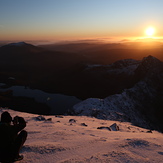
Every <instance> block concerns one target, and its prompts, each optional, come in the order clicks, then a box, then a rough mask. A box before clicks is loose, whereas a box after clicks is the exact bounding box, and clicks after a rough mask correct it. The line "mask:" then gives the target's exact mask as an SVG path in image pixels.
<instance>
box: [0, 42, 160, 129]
mask: <svg viewBox="0 0 163 163" xmlns="http://www.w3.org/2000/svg"><path fill="white" fill-rule="evenodd" d="M62 46H63V45H62ZM67 46H68V45H67ZM73 46H74V45H71V46H69V47H71V50H69V51H66V48H68V47H66V48H65V49H64V50H63V51H62V50H61V49H60V50H59V47H57V48H58V49H57V48H56V47H53V49H51V48H52V47H51V48H48V47H45V46H44V47H43V46H42V47H38V46H33V45H31V44H27V43H25V42H20V43H11V44H7V45H4V46H2V47H0V83H5V84H6V85H7V86H8V87H10V86H11V85H25V86H28V87H30V88H37V89H41V90H44V91H47V92H52V93H61V94H67V95H73V96H76V97H78V98H80V99H82V100H84V101H83V102H81V103H80V104H77V105H75V106H74V108H73V110H71V111H70V112H69V113H71V114H75V115H90V116H95V117H97V118H103V119H112V120H122V121H131V122H132V123H134V124H136V125H139V126H141V127H148V128H152V129H158V130H161V131H163V127H162V124H163V120H162V115H163V109H162V108H163V63H162V62H161V61H160V60H158V59H156V58H155V57H153V56H150V55H149V56H148V55H147V52H152V53H153V52H159V53H156V55H159V56H161V55H160V53H162V50H161V48H160V47H159V50H158V49H157V50H156V49H152V50H149V49H148V50H145V49H143V50H140V49H139V50H138V51H134V49H132V48H131V49H129V48H128V49H126V48H122V47H121V48H119V47H120V46H121V45H120V46H119V45H117V47H114V48H109V49H108V46H109V45H106V44H105V45H101V44H100V45H94V46H93V45H91V48H90V45H89V44H85V45H83V44H82V48H81V45H79V44H78V45H76V48H77V49H78V50H76V51H75V50H74V51H73V48H74V47H73ZM110 46H111V45H110ZM112 46H115V45H112ZM85 47H87V48H85ZM88 47H89V48H88ZM106 47H107V48H106ZM79 49H80V50H79ZM140 51H141V53H139V52H140ZM144 52H145V54H143V53H144ZM133 54H134V55H133ZM136 54H138V55H137V56H136ZM141 54H143V55H142V56H141ZM132 55H133V56H132ZM143 56H148V57H145V58H144V59H140V58H142V57H143ZM135 58H136V60H135ZM11 78H12V79H14V80H10V79H11ZM0 96H1V97H3V95H0ZM0 99H1V100H4V98H0ZM85 99H86V100H85ZM0 103H1V101H0ZM39 105H40V104H39Z"/></svg>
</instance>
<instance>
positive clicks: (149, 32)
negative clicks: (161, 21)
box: [145, 27, 155, 36]
mask: <svg viewBox="0 0 163 163" xmlns="http://www.w3.org/2000/svg"><path fill="white" fill-rule="evenodd" d="M145 33H146V35H147V36H153V35H154V33H155V29H154V28H153V27H148V28H147V29H146V30H145Z"/></svg>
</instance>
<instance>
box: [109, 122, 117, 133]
mask: <svg viewBox="0 0 163 163" xmlns="http://www.w3.org/2000/svg"><path fill="white" fill-rule="evenodd" d="M109 128H110V129H111V130H112V131H119V126H118V125H117V124H116V123H114V124H112V125H111V126H110V127H109Z"/></svg>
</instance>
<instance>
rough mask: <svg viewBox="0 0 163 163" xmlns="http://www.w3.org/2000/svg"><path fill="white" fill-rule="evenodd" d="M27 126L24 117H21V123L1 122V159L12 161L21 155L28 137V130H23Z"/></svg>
mask: <svg viewBox="0 0 163 163" xmlns="http://www.w3.org/2000/svg"><path fill="white" fill-rule="evenodd" d="M25 127H26V122H25V120H24V118H22V117H19V123H18V124H15V125H11V124H10V123H4V122H0V161H4V160H5V161H6V160H7V161H8V160H9V161H11V160H13V159H14V158H15V157H17V156H18V155H19V151H20V149H21V147H22V146H23V144H24V142H25V140H26V137H27V132H26V131H24V130H22V129H24V128H25ZM21 130H22V131H21ZM20 131H21V132H20ZM19 132H20V133H19ZM18 133H19V134H18Z"/></svg>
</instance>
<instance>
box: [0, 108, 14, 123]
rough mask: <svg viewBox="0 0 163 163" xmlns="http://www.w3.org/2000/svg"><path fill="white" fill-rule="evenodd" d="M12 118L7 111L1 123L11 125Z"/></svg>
mask: <svg viewBox="0 0 163 163" xmlns="http://www.w3.org/2000/svg"><path fill="white" fill-rule="evenodd" d="M11 121H12V117H11V115H10V113H9V112H7V111H5V112H3V113H2V114H1V122H5V123H11Z"/></svg>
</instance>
